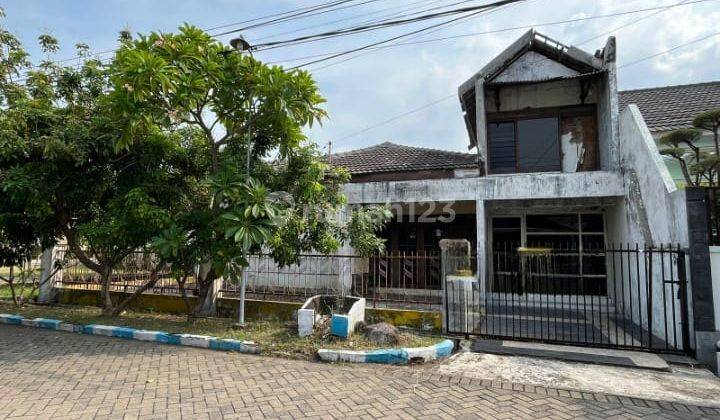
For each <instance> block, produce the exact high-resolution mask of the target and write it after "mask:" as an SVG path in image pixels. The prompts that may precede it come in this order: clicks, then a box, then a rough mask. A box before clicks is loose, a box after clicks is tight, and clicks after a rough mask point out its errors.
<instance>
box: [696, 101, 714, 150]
mask: <svg viewBox="0 0 720 420" xmlns="http://www.w3.org/2000/svg"><path fill="white" fill-rule="evenodd" d="M693 126H695V127H696V128H699V129H701V130H707V131H710V132H711V133H712V134H713V141H714V144H715V155H716V156H720V138H718V137H719V134H720V133H719V131H720V108H718V109H711V110H709V111H705V112H701V113H700V114H698V116H697V117H695V118H694V119H693Z"/></svg>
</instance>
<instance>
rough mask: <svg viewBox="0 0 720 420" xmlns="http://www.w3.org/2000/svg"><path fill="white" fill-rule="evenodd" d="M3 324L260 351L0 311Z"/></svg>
mask: <svg viewBox="0 0 720 420" xmlns="http://www.w3.org/2000/svg"><path fill="white" fill-rule="evenodd" d="M0 324H13V325H25V326H28V327H36V328H44V329H48V330H56V331H67V332H74V333H80V334H90V335H103V336H106V337H119V338H126V339H130V340H139V341H152V342H156V343H162V344H174V345H177V346H189V347H200V348H205V349H213V350H223V351H234V352H238V353H250V354H259V353H260V347H259V346H258V345H257V344H255V343H254V342H252V341H240V340H232V339H224V338H217V337H210V336H207V335H193V334H170V333H166V332H164V331H148V330H137V329H135V328H127V327H113V326H109V325H95V324H90V325H77V324H68V323H65V322H62V321H58V320H57V319H46V318H35V319H28V318H24V317H22V316H20V315H9V314H0Z"/></svg>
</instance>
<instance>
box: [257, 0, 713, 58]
mask: <svg viewBox="0 0 720 420" xmlns="http://www.w3.org/2000/svg"><path fill="white" fill-rule="evenodd" d="M709 1H717V0H694V1H687V0H686V1H684V2H680V3H676V4H672V5H669V6H662V7H648V8H643V9H636V10H628V11H624V12H616V13H608V14H604V15H594V16H585V17H581V18H574V19H565V20H559V21H553V22H543V23H535V24H531V25H521V26H512V27H505V28H499V29H492V30H488V31H480V32H471V33H466V34H458V35H450V36H445V37H438V38H430V39H425V40H419V41H412V42H400V43H394V44H390V45H382V46H377V47H372V48H368V49H371V50H381V49H386V48H393V47H402V46H407V45H418V44H425V43H432V42H439V41H447V40H453V39H459V38H467V37H475V36H480V35H490V34H496V33H501V32H509V31H516V30H520V29H531V28H539V27H544V26H555V25H564V24H568V23H576V22H582V21H587V20H595V19H604V18H609V17H616V16H624V15H629V14H635V13H641V12H646V11H650V10H658V11H661V12H662V11H666V10H669V9H671V8H674V7H678V6H685V5H691V4H695V3H705V2H709ZM646 17H647V16H646ZM641 19H642V18H641ZM641 19H637V20H635V21H634V22H638V21H640V20H641ZM627 26H630V25H623V27H622V28H624V27H627ZM622 28H616V29H622ZM578 45H581V44H578ZM343 51H346V50H339V51H333V52H327V53H320V54H313V55H307V56H301V57H293V58H289V59H282V60H275V61H268V62H267V63H268V64H277V63H284V62H292V61H301V60H307V59H311V58H317V57H326V56H329V55H333V54H337V53H339V52H343Z"/></svg>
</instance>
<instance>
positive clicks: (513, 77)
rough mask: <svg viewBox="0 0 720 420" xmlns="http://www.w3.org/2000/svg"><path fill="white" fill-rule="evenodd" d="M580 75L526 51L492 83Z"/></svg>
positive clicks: (536, 53) (575, 71)
mask: <svg viewBox="0 0 720 420" xmlns="http://www.w3.org/2000/svg"><path fill="white" fill-rule="evenodd" d="M578 74H580V73H579V72H578V71H577V70H573V69H571V68H569V67H567V66H565V65H563V64H562V63H560V62H558V61H555V60H551V59H550V58H548V57H546V56H544V55H542V54H540V53H538V52H535V51H528V52H526V53H525V54H523V55H521V56H520V57H518V59H517V60H515V61H514V62H512V63H511V64H510V65H509V66H507V68H506V69H505V70H503V71H502V72H501V73H500V74H498V75H497V76H495V78H494V79H493V82H495V83H508V82H535V81H542V80H548V79H552V78H556V77H572V76H577V75H578Z"/></svg>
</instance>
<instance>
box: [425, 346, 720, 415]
mask: <svg viewBox="0 0 720 420" xmlns="http://www.w3.org/2000/svg"><path fill="white" fill-rule="evenodd" d="M437 371H438V373H440V374H442V375H448V376H450V377H461V378H467V379H475V380H485V381H491V382H499V383H509V384H521V385H531V386H540V387H548V388H555V389H559V390H560V395H570V393H571V392H574V393H578V394H582V393H594V394H606V395H611V396H618V397H628V398H641V399H647V400H655V401H665V402H669V403H680V404H689V405H699V406H705V407H720V379H718V378H717V377H716V376H714V375H713V374H712V372H710V371H708V370H706V369H700V368H690V367H682V366H676V365H671V366H670V372H663V371H658V370H649V369H639V368H630V367H618V366H607V365H599V364H588V363H575V362H567V361H560V360H553V359H548V358H544V357H526V356H507V355H496V354H484V353H471V352H468V351H462V352H460V353H458V354H456V355H454V356H453V357H451V358H450V359H448V360H446V361H444V362H443V363H442V364H440V365H439V366H437Z"/></svg>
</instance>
